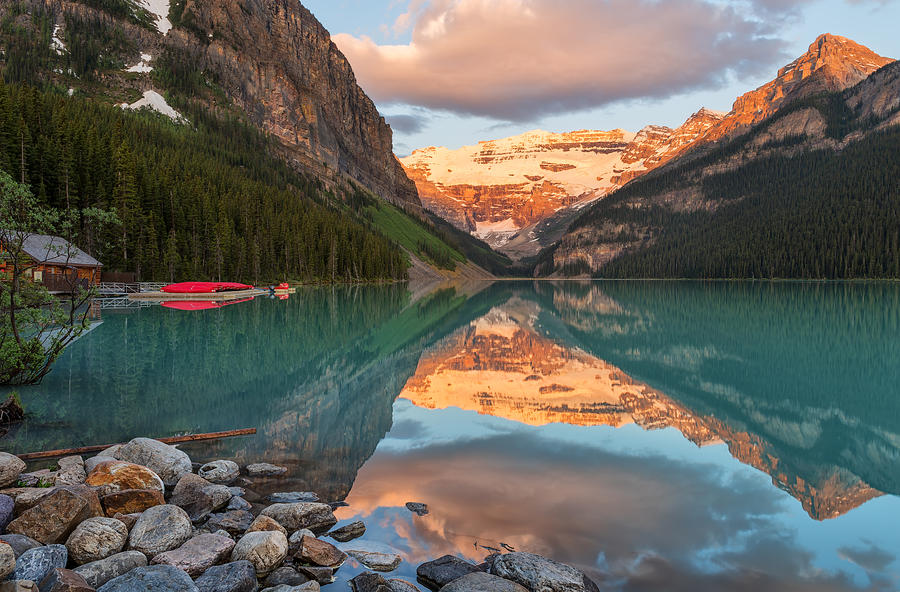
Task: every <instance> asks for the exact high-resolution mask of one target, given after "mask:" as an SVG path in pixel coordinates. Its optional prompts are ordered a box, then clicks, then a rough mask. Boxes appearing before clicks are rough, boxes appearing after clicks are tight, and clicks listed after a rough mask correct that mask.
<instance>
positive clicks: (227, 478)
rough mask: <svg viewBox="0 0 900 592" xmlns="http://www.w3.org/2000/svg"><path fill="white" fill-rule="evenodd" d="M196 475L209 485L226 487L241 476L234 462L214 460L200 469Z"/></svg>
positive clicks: (239, 469)
mask: <svg viewBox="0 0 900 592" xmlns="http://www.w3.org/2000/svg"><path fill="white" fill-rule="evenodd" d="M197 474H198V475H200V476H201V477H203V478H204V479H206V480H207V481H209V482H210V483H218V484H221V485H228V484H229V483H231V482H232V481H235V480H236V479H237V478H238V477H240V476H241V468H240V467H239V466H238V464H237V463H236V462H234V461H230V460H214V461H212V462H208V463H206V464H205V465H203V466H202V467H200V470H199V471H197Z"/></svg>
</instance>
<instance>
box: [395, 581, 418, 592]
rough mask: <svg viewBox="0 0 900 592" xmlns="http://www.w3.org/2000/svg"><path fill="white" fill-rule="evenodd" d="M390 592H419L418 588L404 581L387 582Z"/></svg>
mask: <svg viewBox="0 0 900 592" xmlns="http://www.w3.org/2000/svg"><path fill="white" fill-rule="evenodd" d="M388 586H390V588H391V592H421V590H419V589H418V588H416V587H415V586H413V585H412V584H410V583H409V582H407V581H406V580H388Z"/></svg>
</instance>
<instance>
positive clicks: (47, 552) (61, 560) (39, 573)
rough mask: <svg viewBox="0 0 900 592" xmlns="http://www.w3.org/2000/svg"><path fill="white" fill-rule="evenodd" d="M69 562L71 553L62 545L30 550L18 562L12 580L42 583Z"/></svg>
mask: <svg viewBox="0 0 900 592" xmlns="http://www.w3.org/2000/svg"><path fill="white" fill-rule="evenodd" d="M68 560H69V553H68V551H66V548H65V547H63V546H62V545H48V546H46V547H36V548H34V549H29V550H27V551H25V552H24V553H22V555H21V556H19V558H18V559H17V560H16V569H15V571H14V572H13V577H12V579H14V580H31V581H32V582H40V581H41V580H43V579H44V578H45V577H47V574H49V573H50V572H51V571H53V570H54V569H56V568H57V567H65V566H66V562H67V561H68Z"/></svg>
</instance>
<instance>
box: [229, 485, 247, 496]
mask: <svg viewBox="0 0 900 592" xmlns="http://www.w3.org/2000/svg"><path fill="white" fill-rule="evenodd" d="M228 491H230V492H231V495H233V496H235V497H244V496H245V495H246V494H247V490H246V489H244V488H243V487H229V488H228Z"/></svg>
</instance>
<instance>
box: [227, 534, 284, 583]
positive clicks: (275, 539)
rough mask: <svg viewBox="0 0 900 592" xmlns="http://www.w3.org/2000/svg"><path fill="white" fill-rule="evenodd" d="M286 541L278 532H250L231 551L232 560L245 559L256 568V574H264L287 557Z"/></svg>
mask: <svg viewBox="0 0 900 592" xmlns="http://www.w3.org/2000/svg"><path fill="white" fill-rule="evenodd" d="M287 553H288V542H287V537H285V536H284V535H283V534H282V533H280V532H272V531H260V532H250V533H247V534H245V535H244V536H243V537H241V540H239V541H238V542H237V544H236V545H235V546H234V550H233V551H232V552H231V560H232V561H242V560H247V561H249V562H250V563H252V564H253V567H254V568H255V569H256V575H257V576H259V577H262V576H265V575H267V574H269V573H271V572H273V571H275V569H276V568H277V567H279V566H280V565H281V563H282V562H283V561H284V560H285V558H287Z"/></svg>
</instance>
